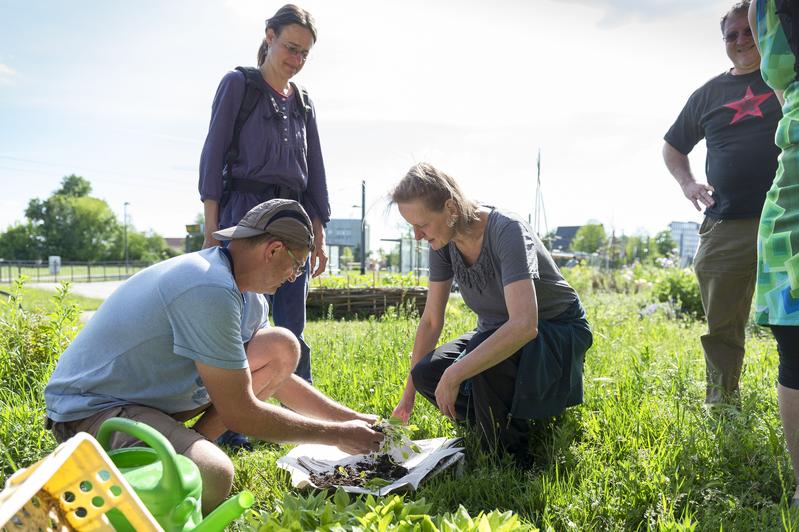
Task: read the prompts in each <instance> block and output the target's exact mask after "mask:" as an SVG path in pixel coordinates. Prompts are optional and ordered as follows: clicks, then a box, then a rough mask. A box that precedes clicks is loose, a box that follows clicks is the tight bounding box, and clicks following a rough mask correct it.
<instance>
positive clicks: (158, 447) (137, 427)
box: [97, 417, 186, 493]
mask: <svg viewBox="0 0 799 532" xmlns="http://www.w3.org/2000/svg"><path fill="white" fill-rule="evenodd" d="M114 432H124V433H125V434H129V435H131V436H133V437H135V438H138V439H140V440H141V441H143V442H144V443H146V444H147V445H148V446H149V447H150V448H151V449H153V450H154V451H155V453H156V454H157V455H158V458H159V460H161V467H162V469H163V475H162V477H161V481H160V482H159V484H160V486H161V488H162V489H165V490H170V491H171V490H179V491H178V493H183V492H185V491H186V490H185V486H184V485H183V479H182V477H181V476H180V474H179V473H178V466H177V463H178V461H177V459H176V458H177V455H176V454H175V448H174V447H172V444H171V443H169V440H167V439H166V438H165V437H164V436H163V434H161V433H160V432H158V431H157V430H155V429H154V428H152V427H151V426H149V425H147V424H145V423H140V422H138V421H133V420H132V419H125V418H121V417H112V418H108V419H106V420H105V421H103V424H102V425H100V430H99V431H97V441H98V443H99V444H100V445H101V446H102V447H103V449H105V450H106V451H108V450H110V449H109V447H110V443H111V434H113V433H114Z"/></svg>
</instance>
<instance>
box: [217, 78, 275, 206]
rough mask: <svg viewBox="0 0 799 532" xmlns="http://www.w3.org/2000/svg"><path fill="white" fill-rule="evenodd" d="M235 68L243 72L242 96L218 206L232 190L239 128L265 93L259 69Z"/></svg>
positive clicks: (224, 201)
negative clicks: (231, 172) (232, 172)
mask: <svg viewBox="0 0 799 532" xmlns="http://www.w3.org/2000/svg"><path fill="white" fill-rule="evenodd" d="M236 70H238V71H239V72H241V73H242V74H244V97H243V98H242V99H241V106H240V107H239V112H238V114H237V115H236V121H235V122H234V123H233V137H232V138H231V141H230V147H229V148H228V151H227V154H225V168H226V171H225V174H224V175H223V176H222V197H221V198H220V200H219V205H220V207H221V206H222V205H224V204H225V203H226V202H227V199H228V197H229V196H230V192H231V190H232V184H233V176H231V175H230V169H231V168H232V165H233V163H234V162H235V161H236V159H238V158H239V137H240V136H241V130H242V129H243V128H244V123H245V122H247V119H248V118H250V115H251V114H252V112H253V111H254V110H255V106H256V105H258V100H260V99H261V95H262V94H264V93H265V91H264V88H263V85H262V81H261V71H260V70H258V69H257V68H255V67H241V66H240V67H236Z"/></svg>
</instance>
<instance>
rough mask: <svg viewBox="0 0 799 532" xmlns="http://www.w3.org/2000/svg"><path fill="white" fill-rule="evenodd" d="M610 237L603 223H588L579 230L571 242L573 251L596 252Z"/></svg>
mask: <svg viewBox="0 0 799 532" xmlns="http://www.w3.org/2000/svg"><path fill="white" fill-rule="evenodd" d="M607 239H608V237H607V235H606V234H605V228H604V227H603V226H602V224H598V223H588V224H586V225H583V226H581V227H580V229H578V230H577V234H576V235H574V239H573V240H572V243H571V248H572V251H583V252H585V253H596V252H597V251H599V249H600V248H601V247H602V246H604V245H605V242H606V241H607Z"/></svg>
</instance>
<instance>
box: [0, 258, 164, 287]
mask: <svg viewBox="0 0 799 532" xmlns="http://www.w3.org/2000/svg"><path fill="white" fill-rule="evenodd" d="M150 264H151V263H149V262H128V263H127V264H125V263H124V262H62V263H61V269H60V271H59V272H58V273H56V274H53V273H51V272H50V268H49V265H48V263H47V262H45V261H3V260H0V283H4V284H8V283H11V282H13V281H15V280H16V279H17V278H19V277H20V276H21V275H24V276H26V277H27V278H28V280H29V281H30V282H32V283H59V282H62V281H69V282H71V283H91V282H96V281H120V280H122V279H127V278H128V277H130V276H131V275H133V274H134V273H136V272H138V271H139V270H142V269H144V268H146V267H147V266H149V265H150Z"/></svg>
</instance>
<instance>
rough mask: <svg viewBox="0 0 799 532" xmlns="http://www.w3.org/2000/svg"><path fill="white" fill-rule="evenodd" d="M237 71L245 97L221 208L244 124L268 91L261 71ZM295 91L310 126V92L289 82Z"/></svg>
mask: <svg viewBox="0 0 799 532" xmlns="http://www.w3.org/2000/svg"><path fill="white" fill-rule="evenodd" d="M236 70H238V71H239V72H241V73H242V74H244V97H243V98H242V99H241V107H239V113H238V114H237V115H236V121H235V122H234V123H233V138H232V140H231V142H230V148H228V151H227V154H225V172H224V174H223V175H222V197H221V198H220V200H219V206H220V208H221V207H222V205H224V204H225V202H226V201H227V199H228V197H229V196H230V192H231V189H232V186H233V176H231V175H230V168H232V165H233V163H234V162H235V161H236V159H238V158H239V137H240V135H241V130H242V128H243V127H244V123H245V122H247V119H248V118H250V115H251V114H252V112H253V111H254V110H255V106H256V105H258V101H259V100H260V99H261V96H267V92H266V89H265V88H264V86H263V84H264V81H263V77H262V76H261V71H260V70H259V69H258V68H256V67H242V66H239V67H236ZM289 83H290V84H291V88H292V89H293V91H294V98H295V100H296V103H297V105H298V106H299V108H300V111H301V113H302V118H303V120H304V121H305V126H306V127H307V126H308V113H310V111H311V106H310V104H309V103H308V91H307V90H305V87H298V86H297V85H296V84H295V83H294V82H293V81H290V82H289Z"/></svg>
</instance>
